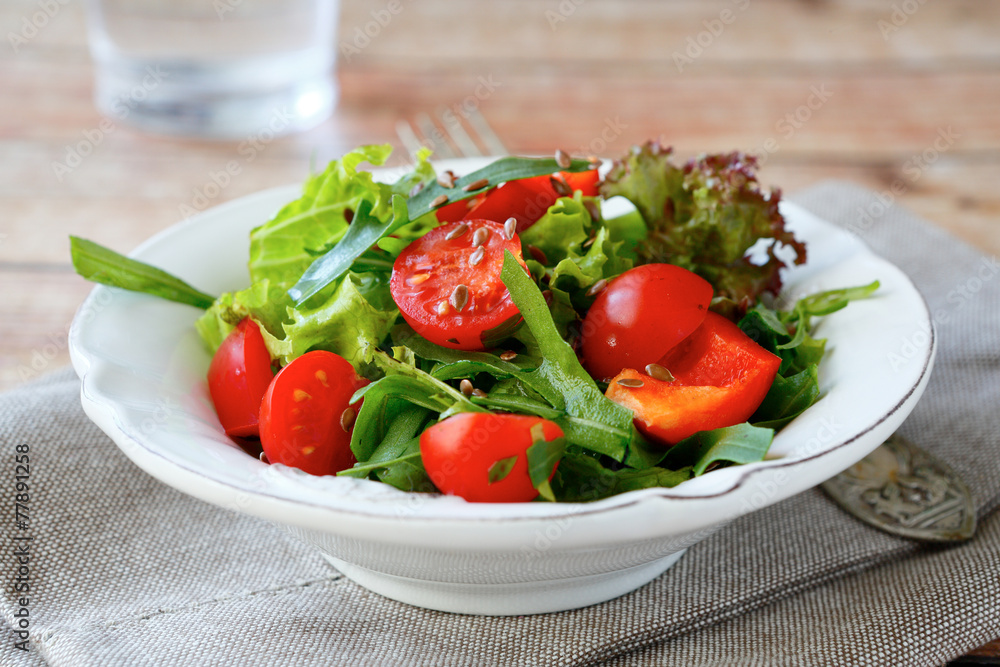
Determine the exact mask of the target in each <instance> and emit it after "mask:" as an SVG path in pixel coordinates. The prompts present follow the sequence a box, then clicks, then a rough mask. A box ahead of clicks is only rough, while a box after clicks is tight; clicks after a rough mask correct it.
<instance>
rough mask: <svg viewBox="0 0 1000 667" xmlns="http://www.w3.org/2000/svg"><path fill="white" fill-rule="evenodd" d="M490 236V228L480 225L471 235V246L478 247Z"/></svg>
mask: <svg viewBox="0 0 1000 667" xmlns="http://www.w3.org/2000/svg"><path fill="white" fill-rule="evenodd" d="M489 237H490V230H488V229H486V228H485V227H480V228H479V229H477V230H476V233H475V234H473V235H472V247H473V248H478V247H479V246H481V245H483V244H484V243H486V239H488V238H489Z"/></svg>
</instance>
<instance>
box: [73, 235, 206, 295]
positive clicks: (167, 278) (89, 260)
mask: <svg viewBox="0 0 1000 667" xmlns="http://www.w3.org/2000/svg"><path fill="white" fill-rule="evenodd" d="M69 246H70V255H71V257H72V260H73V268H74V269H75V270H76V272H77V273H78V274H80V275H81V276H83V277H84V278H86V279H87V280H90V281H91V282H95V283H101V284H104V285H110V286H111V287H120V288H122V289H127V290H131V291H133V292H143V293H145V294H152V295H153V296H158V297H160V298H161V299H167V300H169V301H176V302H177V303H183V304H187V305H189V306H194V307H195V308H208V307H209V306H211V305H212V302H213V301H215V297H213V296H211V295H208V294H205V293H204V292H202V291H200V290H197V289H195V288H194V287H191V286H190V285H188V284H187V283H186V282H184V281H183V280H181V279H180V278H177V277H176V276H172V275H170V274H169V273H167V272H166V271H163V270H161V269H158V268H156V267H155V266H150V265H149V264H146V263H144V262H140V261H138V260H135V259H131V258H130V257H126V256H125V255H120V254H118V253H117V252H115V251H114V250H111V249H110V248H105V247H104V246H102V245H99V244H97V243H94V242H93V241H88V240H87V239H81V238H80V237H78V236H70V237H69Z"/></svg>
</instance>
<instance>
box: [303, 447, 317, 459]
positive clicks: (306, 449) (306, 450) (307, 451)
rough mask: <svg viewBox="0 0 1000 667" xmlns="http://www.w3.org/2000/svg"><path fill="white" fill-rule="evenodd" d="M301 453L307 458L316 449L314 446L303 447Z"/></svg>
mask: <svg viewBox="0 0 1000 667" xmlns="http://www.w3.org/2000/svg"><path fill="white" fill-rule="evenodd" d="M301 451H302V454H303V455H304V456H309V455H310V454H312V453H313V452H315V451H316V447H315V445H307V446H306V447H303V448H302V450H301Z"/></svg>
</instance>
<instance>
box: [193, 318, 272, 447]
mask: <svg viewBox="0 0 1000 667" xmlns="http://www.w3.org/2000/svg"><path fill="white" fill-rule="evenodd" d="M273 377H274V373H273V372H272V371H271V355H270V354H268V352H267V347H265V345H264V338H263V336H261V335H260V329H259V328H258V326H257V323H256V322H254V321H253V320H251V319H250V318H246V319H244V320H242V321H241V322H240V323H239V324H237V325H236V328H235V329H233V331H232V333H230V334H229V335H228V336H226V339H225V340H224V341H222V345H220V346H219V349H218V350H216V352H215V356H213V357H212V363H211V365H210V366H209V367H208V392H209V394H211V396H212V403H213V404H214V405H215V411H216V412H217V413H218V415H219V421H220V422H221V423H222V427H223V428H224V429H226V435H228V436H229V437H235V438H256V437H257V436H258V435H259V430H258V423H257V417H258V414H259V413H260V402H261V399H263V398H264V392H265V391H267V387H268V385H270V384H271V379H272V378H273Z"/></svg>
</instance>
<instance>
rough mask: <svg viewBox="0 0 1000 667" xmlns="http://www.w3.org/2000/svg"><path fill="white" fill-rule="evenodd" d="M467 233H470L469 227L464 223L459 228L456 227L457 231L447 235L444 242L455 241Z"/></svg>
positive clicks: (454, 230)
mask: <svg viewBox="0 0 1000 667" xmlns="http://www.w3.org/2000/svg"><path fill="white" fill-rule="evenodd" d="M467 231H469V226H468V225H467V224H465V223H464V222H463V223H462V224H460V225H459V226H458V227H455V229H453V230H451V231H450V232H448V233H447V234H445V237H444V240H445V241H452V240H454V239H457V238H458V237H459V236H461V235H462V234H464V233H465V232H467Z"/></svg>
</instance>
